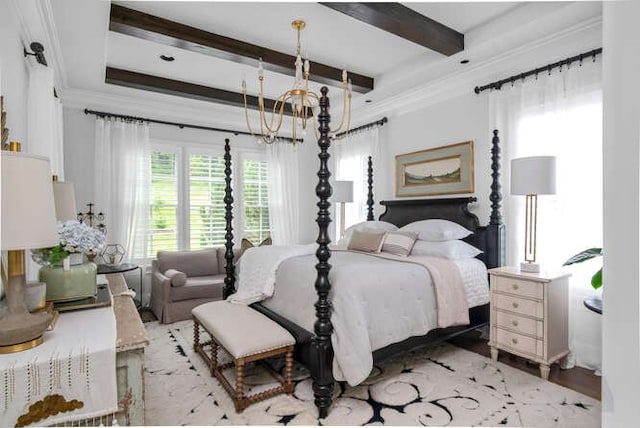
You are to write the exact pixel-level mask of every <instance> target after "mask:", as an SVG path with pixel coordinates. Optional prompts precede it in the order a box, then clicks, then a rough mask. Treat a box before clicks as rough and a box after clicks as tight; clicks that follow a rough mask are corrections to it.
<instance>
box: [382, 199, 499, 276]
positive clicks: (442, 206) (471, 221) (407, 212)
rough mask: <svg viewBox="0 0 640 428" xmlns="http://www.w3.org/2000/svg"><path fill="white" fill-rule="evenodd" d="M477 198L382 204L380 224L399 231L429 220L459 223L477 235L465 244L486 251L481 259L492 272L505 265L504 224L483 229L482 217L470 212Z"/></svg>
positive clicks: (420, 200) (385, 202)
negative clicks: (386, 223) (385, 224)
mask: <svg viewBox="0 0 640 428" xmlns="http://www.w3.org/2000/svg"><path fill="white" fill-rule="evenodd" d="M472 202H476V198H474V197H468V198H438V199H407V200H397V201H395V200H394V201H381V202H380V204H381V205H383V206H384V207H385V208H386V210H385V212H384V213H383V214H382V215H381V216H380V220H383V221H386V222H389V223H393V224H395V225H396V226H398V227H402V226H405V225H407V224H409V223H412V222H414V221H419V220H427V219H445V220H449V221H452V222H454V223H458V224H459V225H461V226H464V227H465V228H467V229H469V230H470V231H472V232H473V234H472V235H469V236H468V237H467V238H465V239H464V241H466V242H468V243H469V244H471V245H473V246H474V247H476V248H479V249H481V250H482V251H483V253H482V254H480V255H479V256H478V258H479V259H480V260H482V261H483V262H484V263H485V265H487V267H488V268H493V267H497V266H502V265H503V264H504V250H503V245H502V242H503V241H504V237H503V236H502V235H503V233H504V230H503V226H502V224H499V225H489V226H480V221H479V220H478V217H477V216H476V215H475V214H473V213H472V212H470V211H469V204H470V203H472Z"/></svg>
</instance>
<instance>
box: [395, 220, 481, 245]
mask: <svg viewBox="0 0 640 428" xmlns="http://www.w3.org/2000/svg"><path fill="white" fill-rule="evenodd" d="M399 230H401V231H406V232H416V233H417V234H418V239H421V240H423V241H435V242H439V241H451V240H453V239H462V238H464V237H467V236H469V235H471V234H472V233H473V232H471V231H470V230H468V229H465V228H464V227H462V226H460V225H459V224H458V223H454V222H452V221H449V220H442V219H429V220H420V221H414V222H413V223H409V224H407V225H406V226H402V227H401V228H400V229H399Z"/></svg>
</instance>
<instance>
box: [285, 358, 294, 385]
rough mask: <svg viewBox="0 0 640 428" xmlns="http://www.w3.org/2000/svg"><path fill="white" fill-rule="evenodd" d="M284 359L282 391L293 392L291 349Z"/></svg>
mask: <svg viewBox="0 0 640 428" xmlns="http://www.w3.org/2000/svg"><path fill="white" fill-rule="evenodd" d="M284 360H285V368H284V392H285V393H287V394H291V393H292V392H293V350H291V351H288V352H287V355H286V356H285V359H284Z"/></svg>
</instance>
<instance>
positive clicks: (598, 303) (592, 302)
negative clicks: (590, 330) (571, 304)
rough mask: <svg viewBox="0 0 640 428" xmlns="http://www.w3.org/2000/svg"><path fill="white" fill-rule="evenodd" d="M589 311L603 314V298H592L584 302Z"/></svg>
mask: <svg viewBox="0 0 640 428" xmlns="http://www.w3.org/2000/svg"><path fill="white" fill-rule="evenodd" d="M582 302H583V303H584V305H585V306H586V307H587V309H590V310H592V311H593V312H595V313H598V314H602V298H601V297H597V296H590V297H587V298H585V299H584V300H583V301H582Z"/></svg>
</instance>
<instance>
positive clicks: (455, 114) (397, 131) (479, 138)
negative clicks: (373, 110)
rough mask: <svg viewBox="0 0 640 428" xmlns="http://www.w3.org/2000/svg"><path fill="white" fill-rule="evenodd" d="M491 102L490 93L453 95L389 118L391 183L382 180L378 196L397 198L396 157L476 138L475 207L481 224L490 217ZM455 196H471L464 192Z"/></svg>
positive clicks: (388, 147)
mask: <svg viewBox="0 0 640 428" xmlns="http://www.w3.org/2000/svg"><path fill="white" fill-rule="evenodd" d="M489 124H490V122H489V104H488V98H487V97H486V96H478V95H475V94H473V93H472V90H471V89H470V90H469V93H468V94H465V95H461V96H458V97H456V98H452V99H449V100H446V101H443V102H440V103H438V104H435V105H432V106H429V107H427V108H424V109H421V110H418V111H414V112H411V113H407V114H405V115H402V116H397V117H393V118H391V119H390V120H389V123H388V125H386V126H387V127H388V129H387V136H386V138H387V140H386V156H385V157H386V159H387V161H388V162H387V164H386V165H385V167H386V168H387V172H388V177H390V180H389V181H388V182H387V183H378V184H379V189H380V195H377V196H378V197H377V199H379V200H382V199H394V198H395V183H394V178H393V177H394V174H393V171H394V161H393V160H394V158H395V156H396V155H399V154H402V153H409V152H414V151H418V150H424V149H428V148H432V147H438V146H444V145H449V144H455V143H460V142H463V141H469V140H473V142H474V167H475V180H474V182H475V186H474V187H475V192H474V193H475V195H476V196H477V197H478V204H477V206H475V207H472V210H473V211H474V212H475V213H476V215H478V217H479V218H480V222H481V223H483V224H484V223H487V222H488V220H489V210H490V202H489V193H490V191H491V189H490V187H489V186H490V184H491V177H490V175H489V174H490V173H491V170H490V168H489V166H490V157H491V151H490V150H491V138H492V134H491V130H490V126H489ZM452 196H460V197H463V196H469V194H460V195H452Z"/></svg>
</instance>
